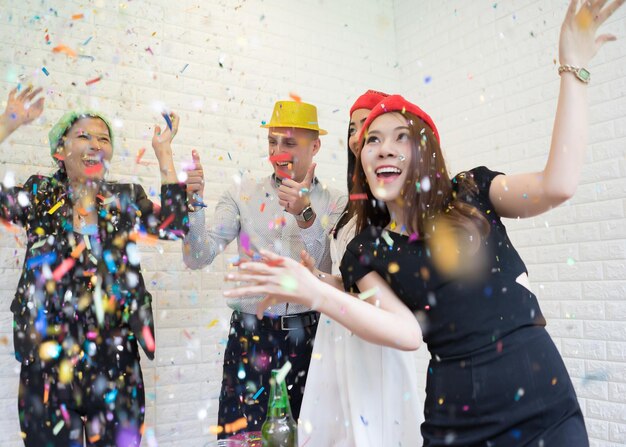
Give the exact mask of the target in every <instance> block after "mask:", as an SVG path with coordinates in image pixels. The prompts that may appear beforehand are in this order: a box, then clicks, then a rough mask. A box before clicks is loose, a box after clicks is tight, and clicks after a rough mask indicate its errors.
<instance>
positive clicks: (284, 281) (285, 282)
mask: <svg viewBox="0 0 626 447" xmlns="http://www.w3.org/2000/svg"><path fill="white" fill-rule="evenodd" d="M280 286H281V287H282V288H283V289H285V290H286V291H287V292H294V291H295V290H296V289H297V288H298V280H296V278H294V277H293V276H289V275H285V276H283V277H282V278H281V280H280Z"/></svg>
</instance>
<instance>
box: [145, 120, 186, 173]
mask: <svg viewBox="0 0 626 447" xmlns="http://www.w3.org/2000/svg"><path fill="white" fill-rule="evenodd" d="M163 118H165V121H166V123H167V126H166V127H165V128H164V129H163V131H162V132H161V126H159V125H156V126H154V135H153V136H152V148H153V149H154V154H155V155H156V158H157V160H158V161H159V169H160V170H161V181H162V182H163V183H177V182H178V178H177V176H176V169H175V167H174V159H173V155H172V140H173V139H174V136H175V135H176V132H178V124H179V122H180V117H179V116H178V115H177V114H176V113H174V112H170V113H168V114H165V113H164V114H163Z"/></svg>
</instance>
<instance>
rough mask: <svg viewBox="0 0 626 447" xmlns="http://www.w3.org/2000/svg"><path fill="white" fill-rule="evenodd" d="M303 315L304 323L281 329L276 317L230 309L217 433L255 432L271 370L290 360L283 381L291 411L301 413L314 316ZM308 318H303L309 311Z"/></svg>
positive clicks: (260, 420) (223, 435)
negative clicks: (287, 392) (294, 327)
mask: <svg viewBox="0 0 626 447" xmlns="http://www.w3.org/2000/svg"><path fill="white" fill-rule="evenodd" d="M301 315H306V317H307V318H306V322H305V323H304V325H306V326H305V327H300V328H296V329H289V330H285V329H282V328H281V327H284V326H285V325H284V324H283V325H282V326H281V321H280V319H272V318H269V317H265V318H263V320H258V319H257V318H256V316H255V315H252V314H241V313H237V312H235V313H233V317H232V318H231V324H230V335H229V337H228V343H227V345H226V350H225V352H224V376H223V380H222V390H221V393H220V403H219V413H218V424H219V425H220V426H221V427H222V428H223V431H222V432H221V433H220V434H219V435H218V438H220V439H224V438H227V437H229V436H231V435H233V434H236V433H240V432H249V431H260V430H261V426H262V425H263V422H265V415H266V411H267V403H268V399H269V392H270V380H269V379H270V377H271V370H272V369H279V368H281V367H282V366H283V365H284V364H285V362H287V361H289V362H290V363H291V370H290V371H289V373H288V374H287V376H286V378H285V381H286V383H287V389H288V390H289V401H290V404H291V412H292V414H293V417H294V419H295V420H297V419H298V415H299V414H300V406H301V405H302V395H303V394H304V387H305V384H306V377H307V373H308V370H309V363H310V361H311V353H312V350H313V341H314V338H315V332H316V331H317V320H318V316H317V314H316V313H314V312H309V313H307V314H301ZM311 315H312V316H313V318H312V319H311V318H308V317H309V316H311Z"/></svg>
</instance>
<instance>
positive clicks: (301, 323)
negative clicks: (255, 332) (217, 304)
mask: <svg viewBox="0 0 626 447" xmlns="http://www.w3.org/2000/svg"><path fill="white" fill-rule="evenodd" d="M319 316H320V314H319V313H317V312H314V311H311V312H303V313H300V314H291V315H277V316H276V317H274V318H272V317H267V316H266V317H263V318H262V319H260V320H259V319H257V317H256V316H255V315H252V314H246V313H242V312H237V311H235V312H233V315H232V317H230V323H231V324H232V323H243V324H244V325H246V326H255V327H257V328H263V329H274V330H275V331H292V330H294V329H304V328H305V327H309V326H313V325H314V324H316V323H317V322H318V321H319Z"/></svg>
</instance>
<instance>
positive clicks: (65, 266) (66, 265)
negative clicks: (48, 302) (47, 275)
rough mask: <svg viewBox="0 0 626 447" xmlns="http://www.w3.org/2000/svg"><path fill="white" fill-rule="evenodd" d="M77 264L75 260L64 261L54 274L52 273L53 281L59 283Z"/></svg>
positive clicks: (67, 259)
mask: <svg viewBox="0 0 626 447" xmlns="http://www.w3.org/2000/svg"><path fill="white" fill-rule="evenodd" d="M75 262H76V261H75V260H74V258H66V259H64V260H63V262H61V264H59V266H58V267H57V268H55V269H54V272H52V279H54V280H55V281H57V282H58V281H59V280H60V279H61V278H63V277H64V276H65V274H66V273H67V272H69V271H70V269H71V268H72V267H74V263H75Z"/></svg>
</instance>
